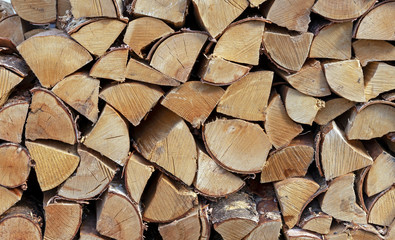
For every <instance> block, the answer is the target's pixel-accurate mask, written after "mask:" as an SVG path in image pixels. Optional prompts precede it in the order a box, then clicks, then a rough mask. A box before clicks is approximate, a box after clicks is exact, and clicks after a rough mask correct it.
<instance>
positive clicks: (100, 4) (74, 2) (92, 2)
mask: <svg viewBox="0 0 395 240" xmlns="http://www.w3.org/2000/svg"><path fill="white" fill-rule="evenodd" d="M114 2H115V1H113V0H88V1H85V2H81V1H78V0H70V4H71V12H72V14H73V16H74V17H75V18H81V17H111V18H116V17H117V9H116V7H115V5H114Z"/></svg>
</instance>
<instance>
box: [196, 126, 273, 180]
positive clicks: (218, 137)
mask: <svg viewBox="0 0 395 240" xmlns="http://www.w3.org/2000/svg"><path fill="white" fill-rule="evenodd" d="M203 139H204V143H205V145H206V149H207V151H208V152H209V154H210V155H211V156H212V157H213V159H214V160H216V162H217V163H218V164H219V165H221V166H222V167H223V168H225V169H226V170H228V171H231V172H236V173H242V174H248V173H258V172H260V171H261V169H262V166H263V165H265V162H266V157H267V155H268V153H269V150H270V149H271V147H272V144H271V143H270V141H269V138H268V136H267V135H266V133H265V132H264V131H263V129H262V128H261V127H260V126H259V125H258V124H254V123H249V122H246V121H243V120H239V119H233V120H228V119H217V120H215V121H213V122H210V123H207V124H205V125H204V128H203Z"/></svg>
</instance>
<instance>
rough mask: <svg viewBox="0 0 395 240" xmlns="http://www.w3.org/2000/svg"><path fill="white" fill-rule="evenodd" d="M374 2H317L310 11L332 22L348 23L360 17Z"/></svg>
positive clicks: (359, 0) (371, 0)
mask: <svg viewBox="0 0 395 240" xmlns="http://www.w3.org/2000/svg"><path fill="white" fill-rule="evenodd" d="M375 2H376V1H375V0H367V1H363V0H357V1H353V0H346V1H344V0H336V1H334V2H328V1H325V0H318V1H317V2H316V3H315V4H314V6H313V9H312V10H313V12H315V13H318V14H320V15H321V16H323V17H325V18H327V19H330V20H333V21H348V20H353V19H356V18H358V17H360V16H361V15H362V14H364V13H365V12H366V11H367V10H368V9H369V8H370V7H372V6H373V4H374V3H375Z"/></svg>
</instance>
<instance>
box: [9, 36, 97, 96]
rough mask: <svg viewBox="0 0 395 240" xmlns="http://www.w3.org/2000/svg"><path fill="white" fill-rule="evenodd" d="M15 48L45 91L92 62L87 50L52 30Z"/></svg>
mask: <svg viewBox="0 0 395 240" xmlns="http://www.w3.org/2000/svg"><path fill="white" fill-rule="evenodd" d="M17 48H18V51H19V52H20V54H21V55H22V57H23V59H24V60H25V61H26V63H27V64H28V65H29V67H30V68H31V69H32V70H33V72H34V74H35V75H36V76H37V78H38V80H39V81H40V83H41V85H42V86H43V87H46V88H50V87H52V86H54V85H55V84H56V83H58V82H59V81H60V80H62V79H63V78H64V77H65V76H67V75H69V74H70V73H73V72H75V71H76V70H77V69H79V68H81V67H82V66H84V65H85V64H87V63H88V62H90V61H92V56H91V55H90V54H89V52H88V51H86V50H85V49H84V48H83V47H81V45H79V44H77V43H76V42H75V41H73V40H72V39H70V37H69V36H68V35H67V34H65V33H64V32H62V31H60V30H55V29H53V30H48V31H45V32H42V33H39V34H36V35H34V36H33V37H30V38H29V39H27V40H25V41H24V42H23V43H21V44H20V45H18V47H17ZM66 49H67V51H65V50H66ZM59 56H62V57H59ZM59 66H62V67H61V68H60V67H59Z"/></svg>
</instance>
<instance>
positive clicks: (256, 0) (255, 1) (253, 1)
mask: <svg viewBox="0 0 395 240" xmlns="http://www.w3.org/2000/svg"><path fill="white" fill-rule="evenodd" d="M248 1H249V2H250V7H252V8H257V7H259V5H261V4H262V3H264V2H266V1H267V0H248Z"/></svg>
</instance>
